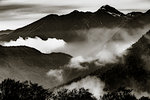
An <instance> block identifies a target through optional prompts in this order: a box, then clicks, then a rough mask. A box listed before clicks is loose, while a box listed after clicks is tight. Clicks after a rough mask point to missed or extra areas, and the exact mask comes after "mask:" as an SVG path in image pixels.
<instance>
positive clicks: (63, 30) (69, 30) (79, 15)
mask: <svg viewBox="0 0 150 100" xmlns="http://www.w3.org/2000/svg"><path fill="white" fill-rule="evenodd" d="M149 18H150V14H149V11H147V12H146V13H138V12H133V13H130V14H127V15H125V14H123V13H122V12H120V11H118V10H117V9H115V8H113V7H111V6H109V5H105V6H102V7H101V8H100V9H98V10H97V11H96V12H79V11H77V10H75V11H73V12H71V13H69V14H67V15H61V16H59V15H54V14H51V15H48V16H46V17H44V18H42V19H40V20H38V21H36V22H34V23H32V24H29V25H27V26H25V27H22V28H19V29H17V30H15V31H13V32H12V33H11V34H9V35H5V36H1V38H0V40H1V41H10V40H16V39H17V38H18V37H19V36H20V37H23V38H26V37H35V36H38V37H40V38H42V39H47V38H57V39H63V40H65V41H67V42H71V41H79V40H84V39H85V37H84V36H82V35H81V34H79V33H78V31H80V30H89V29H91V28H102V27H105V28H113V27H124V28H139V27H144V26H145V25H147V24H149Z"/></svg>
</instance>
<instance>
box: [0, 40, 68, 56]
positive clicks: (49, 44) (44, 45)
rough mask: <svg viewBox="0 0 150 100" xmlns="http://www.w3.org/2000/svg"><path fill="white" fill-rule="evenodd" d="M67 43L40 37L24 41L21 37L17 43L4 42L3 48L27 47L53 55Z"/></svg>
mask: <svg viewBox="0 0 150 100" xmlns="http://www.w3.org/2000/svg"><path fill="white" fill-rule="evenodd" d="M65 44H66V43H65V42H64V41H63V40H59V39H58V40H57V39H55V38H48V39H47V40H45V41H44V40H42V39H41V38H39V37H35V38H27V39H23V38H21V37H19V38H18V39H17V40H16V41H10V42H2V43H1V45H3V46H27V47H31V48H35V49H37V50H39V51H40V52H42V53H51V52H53V51H55V50H56V49H58V48H62V47H64V45H65Z"/></svg>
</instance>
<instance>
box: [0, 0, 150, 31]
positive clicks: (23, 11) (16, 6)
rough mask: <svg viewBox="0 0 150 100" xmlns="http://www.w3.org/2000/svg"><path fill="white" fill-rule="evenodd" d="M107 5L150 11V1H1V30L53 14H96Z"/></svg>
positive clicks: (14, 27) (21, 25)
mask: <svg viewBox="0 0 150 100" xmlns="http://www.w3.org/2000/svg"><path fill="white" fill-rule="evenodd" d="M106 4H109V5H110V6H113V7H115V8H117V9H119V10H121V11H123V12H124V13H127V12H131V11H142V12H143V11H146V10H148V9H150V0H0V30H5V29H16V28H19V27H23V26H25V25H27V24H29V23H32V22H34V21H36V20H38V19H40V18H42V17H44V16H46V15H48V14H52V13H53V14H66V13H69V12H71V11H73V10H75V9H76V10H80V11H92V12H94V11H96V10H97V9H99V8H100V7H101V6H102V5H106Z"/></svg>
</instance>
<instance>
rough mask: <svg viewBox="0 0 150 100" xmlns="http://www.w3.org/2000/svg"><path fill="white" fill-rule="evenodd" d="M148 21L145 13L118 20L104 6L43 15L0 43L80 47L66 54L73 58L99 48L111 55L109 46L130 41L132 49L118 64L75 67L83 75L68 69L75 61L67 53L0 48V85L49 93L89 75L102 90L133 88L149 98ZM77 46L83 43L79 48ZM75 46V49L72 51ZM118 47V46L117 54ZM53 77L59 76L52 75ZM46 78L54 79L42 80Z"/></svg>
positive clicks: (112, 10)
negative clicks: (33, 41)
mask: <svg viewBox="0 0 150 100" xmlns="http://www.w3.org/2000/svg"><path fill="white" fill-rule="evenodd" d="M149 19H150V10H148V11H147V12H145V13H142V12H131V13H128V14H123V13H122V12H120V11H118V10H117V9H115V8H113V7H111V6H109V5H105V6H102V7H101V8H100V9H98V10H97V11H96V12H79V11H77V10H75V11H73V12H71V13H69V14H66V15H60V16H59V15H55V14H51V15H48V16H46V17H44V18H42V19H40V20H38V21H36V22H34V23H31V24H29V25H27V26H25V27H22V28H19V29H16V30H14V31H12V32H10V33H9V34H5V35H1V36H0V41H1V42H8V41H10V40H14V41H15V40H17V39H18V38H19V37H23V38H28V37H32V38H34V37H36V36H37V37H40V38H41V39H43V40H46V39H48V38H56V39H62V40H64V41H65V42H67V44H69V43H70V44H69V45H71V47H74V46H75V45H79V44H80V45H79V46H75V47H74V48H73V49H71V50H72V52H77V54H78V55H82V53H84V52H86V53H88V54H90V53H93V52H94V53H97V51H99V50H102V49H103V48H104V47H106V50H109V49H112V51H113V52H114V51H115V50H114V48H113V47H114V45H112V43H113V44H118V43H125V44H126V43H128V42H129V41H131V42H134V44H133V45H132V46H131V47H130V48H129V49H127V53H126V54H125V55H123V57H118V58H117V59H119V61H118V62H115V63H108V64H105V65H97V63H95V62H97V59H93V60H91V61H82V63H80V62H79V65H80V66H82V67H83V69H79V68H71V67H69V66H68V65H69V64H70V61H71V59H72V58H73V57H74V55H72V53H69V54H66V52H63V50H62V52H63V53H60V52H58V53H51V54H43V53H41V52H40V51H38V50H36V49H33V48H29V47H25V46H19V47H3V46H0V77H1V80H3V79H5V78H14V79H17V80H21V81H24V80H31V81H33V82H36V83H39V84H41V85H43V86H46V87H49V88H53V87H57V86H59V85H62V84H65V83H67V85H68V84H70V83H72V82H76V81H79V80H80V79H83V78H84V77H86V76H88V75H90V76H96V77H99V78H100V79H101V80H102V81H103V82H104V83H105V89H107V90H113V89H115V88H118V87H124V86H125V87H132V88H137V87H138V88H137V90H142V91H147V92H150V87H149V82H150V80H149V79H150V71H149V59H150V58H149V57H150V49H149V47H150V32H147V33H146V34H145V31H147V30H149V25H150V20H149ZM95 34H96V35H95ZM143 34H145V35H143ZM141 36H142V37H141ZM87 40H88V42H87ZM137 40H138V41H137ZM82 41H84V45H83V44H82ZM89 41H90V42H89ZM91 41H92V42H91ZM74 42H79V43H78V44H75V45H74V44H73V45H72V43H74ZM99 45H100V47H99ZM103 45H104V46H103ZM107 46H108V47H107ZM109 46H110V47H109ZM121 46H122V44H121V45H119V47H118V49H119V48H121ZM83 48H85V49H83ZM80 49H83V50H82V52H81V51H80V52H79V51H78V50H80ZM66 50H67V49H66ZM64 51H65V50H64ZM106 56H107V55H106ZM115 56H116V55H115ZM54 71H56V72H58V73H57V74H56V75H55V73H54ZM49 72H51V73H52V74H53V76H49V75H47V73H49ZM57 76H60V77H61V76H62V77H63V80H62V81H60V80H57V79H56V77H57ZM65 85H66V84H65Z"/></svg>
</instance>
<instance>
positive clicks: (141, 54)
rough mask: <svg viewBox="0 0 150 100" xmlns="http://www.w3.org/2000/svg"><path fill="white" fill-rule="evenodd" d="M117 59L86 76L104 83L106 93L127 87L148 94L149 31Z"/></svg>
mask: <svg viewBox="0 0 150 100" xmlns="http://www.w3.org/2000/svg"><path fill="white" fill-rule="evenodd" d="M118 59H119V61H118V62H116V63H112V64H106V65H105V66H101V67H99V66H97V67H99V69H98V70H96V71H94V72H92V73H91V74H89V75H88V76H96V77H99V78H100V79H101V80H102V81H103V82H104V83H105V88H104V90H107V91H112V90H114V89H117V88H120V87H127V88H133V89H134V90H135V91H138V92H139V93H140V92H148V93H150V86H149V84H150V63H149V62H150V31H149V32H147V33H146V34H145V35H143V37H141V38H140V39H139V40H138V41H137V42H136V43H135V44H133V45H132V47H130V48H129V49H128V50H127V53H126V54H125V55H124V57H122V58H118ZM86 76H87V75H85V76H81V77H78V78H76V79H74V80H72V81H70V82H68V83H67V84H63V85H61V86H64V85H69V84H71V83H75V82H78V81H80V80H81V79H83V78H85V77H86ZM61 86H60V87H61Z"/></svg>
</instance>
